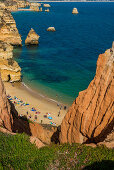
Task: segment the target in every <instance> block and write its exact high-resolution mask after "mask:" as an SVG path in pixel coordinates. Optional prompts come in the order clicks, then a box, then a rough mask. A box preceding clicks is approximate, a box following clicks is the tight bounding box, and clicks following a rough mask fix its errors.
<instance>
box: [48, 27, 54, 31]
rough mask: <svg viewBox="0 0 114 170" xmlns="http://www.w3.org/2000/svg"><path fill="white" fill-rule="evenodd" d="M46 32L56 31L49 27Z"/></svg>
mask: <svg viewBox="0 0 114 170" xmlns="http://www.w3.org/2000/svg"><path fill="white" fill-rule="evenodd" d="M47 31H52V32H55V31H56V30H55V28H54V27H49V28H48V29H47Z"/></svg>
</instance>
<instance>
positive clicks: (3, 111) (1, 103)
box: [0, 75, 13, 131]
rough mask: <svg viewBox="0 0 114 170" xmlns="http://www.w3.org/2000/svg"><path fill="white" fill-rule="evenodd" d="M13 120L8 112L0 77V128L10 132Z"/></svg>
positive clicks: (9, 111)
mask: <svg viewBox="0 0 114 170" xmlns="http://www.w3.org/2000/svg"><path fill="white" fill-rule="evenodd" d="M12 124H13V118H12V114H11V110H10V104H9V102H8V100H7V96H6V91H5V89H4V85H3V83H2V80H1V75H0V126H3V127H5V128H6V129H8V130H9V131H11V130H12Z"/></svg>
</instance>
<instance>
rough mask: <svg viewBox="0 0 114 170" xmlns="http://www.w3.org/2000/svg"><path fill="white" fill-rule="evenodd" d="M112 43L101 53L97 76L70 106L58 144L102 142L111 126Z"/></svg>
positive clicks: (113, 123)
mask: <svg viewBox="0 0 114 170" xmlns="http://www.w3.org/2000/svg"><path fill="white" fill-rule="evenodd" d="M113 76H114V43H113V45H112V48H111V49H108V50H106V51H105V53H104V54H100V55H99V57H98V60H97V68H96V75H95V77H94V79H93V80H92V81H91V83H90V84H89V86H88V88H87V89H86V90H84V91H82V92H80V93H79V96H78V97H77V98H76V100H75V101H74V102H73V104H72V106H71V107H70V108H69V111H68V112H67V114H66V116H65V117H64V119H63V121H62V124H61V132H60V142H61V143H67V142H69V143H75V142H76V143H90V142H95V143H98V142H102V141H104V140H105V138H106V136H107V135H108V134H109V133H111V131H112V129H113V126H114V106H113V104H114V102H113V99H114V89H113V87H114V80H113Z"/></svg>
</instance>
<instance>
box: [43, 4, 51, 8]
mask: <svg viewBox="0 0 114 170" xmlns="http://www.w3.org/2000/svg"><path fill="white" fill-rule="evenodd" d="M43 6H44V7H47V8H49V7H51V6H50V4H44V5H43Z"/></svg>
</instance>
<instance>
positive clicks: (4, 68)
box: [0, 41, 21, 82]
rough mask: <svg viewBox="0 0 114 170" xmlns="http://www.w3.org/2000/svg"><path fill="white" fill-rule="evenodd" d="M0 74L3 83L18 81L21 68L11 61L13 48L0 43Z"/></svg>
mask: <svg viewBox="0 0 114 170" xmlns="http://www.w3.org/2000/svg"><path fill="white" fill-rule="evenodd" d="M0 73H1V77H2V80H3V81H12V82H14V81H20V80H21V68H20V67H19V65H18V63H17V62H16V61H14V60H13V47H12V46H11V45H10V44H8V43H4V42H2V41H0Z"/></svg>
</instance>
